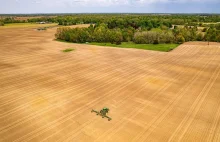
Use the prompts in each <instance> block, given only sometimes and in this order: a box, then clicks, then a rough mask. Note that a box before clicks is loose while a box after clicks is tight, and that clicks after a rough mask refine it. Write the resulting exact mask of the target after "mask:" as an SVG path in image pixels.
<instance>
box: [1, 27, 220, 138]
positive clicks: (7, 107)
mask: <svg viewBox="0 0 220 142" xmlns="http://www.w3.org/2000/svg"><path fill="white" fill-rule="evenodd" d="M55 31H56V28H50V29H48V30H47V31H40V32H39V31H36V30H34V28H33V27H29V28H13V29H11V28H0V50H1V52H0V141H5V142H11V141H15V142H24V141H31V142H33V141H49V142H54V141H72V142H77V141H79V142H83V141H89V142H90V141H97V142H99V141H100V142H103V141H110V142H112V141H115V142H128V141H134V142H136V141H143V142H146V141H149V142H151V141H163V142H164V141H173V142H176V141H186V142H189V141H193V142H195V141H198V142H202V141H204V142H207V141H209V142H213V141H214V142H219V141H220V75H219V74H220V44H218V43H210V45H209V46H208V45H207V43H203V42H188V43H185V44H183V45H180V46H179V47H178V48H176V49H174V50H173V51H172V52H169V53H166V52H156V51H146V50H138V49H121V48H111V47H100V46H94V45H84V44H71V43H63V42H57V41H55V40H53V39H54V34H55ZM68 48H72V49H74V50H73V51H72V52H68V53H64V52H62V50H65V49H68ZM104 106H106V107H108V108H110V112H109V114H108V115H109V116H110V117H111V118H112V120H111V121H108V120H107V119H103V118H101V117H100V116H96V115H95V114H94V113H91V110H92V109H95V110H100V109H101V108H102V107H104Z"/></svg>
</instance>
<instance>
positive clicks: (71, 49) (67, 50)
mask: <svg viewBox="0 0 220 142" xmlns="http://www.w3.org/2000/svg"><path fill="white" fill-rule="evenodd" d="M73 50H75V49H73V48H68V49H65V50H62V51H63V52H71V51H73Z"/></svg>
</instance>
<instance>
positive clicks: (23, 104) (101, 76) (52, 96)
mask: <svg viewBox="0 0 220 142" xmlns="http://www.w3.org/2000/svg"><path fill="white" fill-rule="evenodd" d="M118 66H121V65H118ZM98 68H99V67H98ZM103 70H108V69H104V68H103ZM85 72H86V71H85ZM113 72H114V71H113ZM95 73H96V72H94V73H93V74H95ZM105 76H107V75H105ZM102 77H104V75H103V76H99V78H102ZM74 81H76V80H73V82H74ZM59 85H60V84H58V85H57V86H59ZM78 86H79V88H81V87H82V85H81V84H79V85H78ZM78 86H76V87H78ZM32 87H33V86H32ZM76 87H75V88H76ZM81 89H83V88H81ZM52 97H54V96H52ZM22 98H24V97H22ZM37 100H39V99H37ZM37 100H34V101H32V102H36V101H37ZM14 101H18V100H13V102H14ZM29 103H31V102H28V103H26V104H23V105H22V106H24V107H25V106H26V105H28V104H29ZM22 106H20V107H22ZM10 112H12V110H10ZM13 112H14V111H13ZM5 114H10V113H9V112H5V113H3V114H1V117H2V116H4V115H5Z"/></svg>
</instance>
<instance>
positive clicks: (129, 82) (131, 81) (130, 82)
mask: <svg viewBox="0 0 220 142" xmlns="http://www.w3.org/2000/svg"><path fill="white" fill-rule="evenodd" d="M134 76H135V75H134ZM140 78H141V77H140ZM128 80H129V79H128ZM133 80H134V81H136V80H138V79H136V78H134V79H132V80H130V81H127V82H128V83H127V84H132V83H133ZM121 86H122V87H118V90H112V91H111V92H112V94H114V92H117V91H120V90H121V89H122V88H125V87H124V84H122V85H121ZM109 96H110V95H107V96H106V97H109ZM98 99H101V100H104V99H105V98H102V97H99V98H98ZM98 99H95V100H94V101H93V102H97V101H96V100H98ZM101 100H99V101H98V102H100V101H101ZM93 102H89V103H88V104H87V106H89V105H90V104H93ZM98 102H97V103H98ZM94 105H95V104H93V105H92V106H94ZM81 108H85V107H81ZM85 110H86V108H85ZM83 111H84V110H83ZM78 112H79V114H80V113H82V110H81V109H79V111H78ZM74 114H75V115H74V116H76V115H78V114H76V113H74ZM74 116H71V118H73V117H74ZM69 119H70V118H68V120H69ZM63 122H64V121H63ZM55 125H58V124H54V125H52V126H53V127H55ZM48 126H49V125H48ZM46 128H47V127H46ZM39 131H40V132H42V131H41V130H39ZM19 140H20V139H19Z"/></svg>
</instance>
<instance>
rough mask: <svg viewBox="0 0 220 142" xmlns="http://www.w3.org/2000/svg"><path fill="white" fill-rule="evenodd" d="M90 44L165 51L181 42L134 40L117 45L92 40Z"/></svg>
mask: <svg viewBox="0 0 220 142" xmlns="http://www.w3.org/2000/svg"><path fill="white" fill-rule="evenodd" d="M88 44H90V45H99V46H111V47H119V48H136V49H145V50H154V51H163V52H168V51H170V50H173V49H174V48H176V47H177V46H179V44H135V43H133V42H123V43H122V44H121V45H116V44H111V43H97V42H92V43H88Z"/></svg>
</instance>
